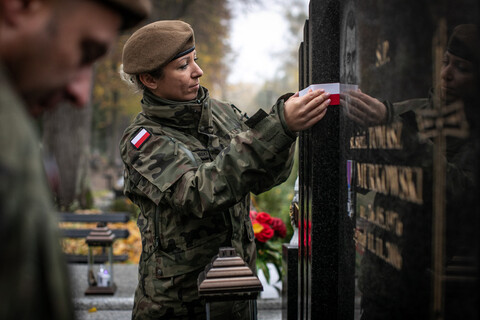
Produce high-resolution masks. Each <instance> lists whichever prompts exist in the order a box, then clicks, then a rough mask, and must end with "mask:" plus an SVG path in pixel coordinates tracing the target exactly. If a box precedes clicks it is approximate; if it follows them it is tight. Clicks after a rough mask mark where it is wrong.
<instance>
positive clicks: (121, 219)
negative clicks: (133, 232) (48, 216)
mask: <svg viewBox="0 0 480 320" xmlns="http://www.w3.org/2000/svg"><path fill="white" fill-rule="evenodd" d="M59 220H60V222H80V223H99V222H104V223H127V222H128V221H130V213H128V212H112V213H95V214H79V213H72V212H59ZM91 230H92V229H88V228H60V234H61V236H62V237H63V238H76V239H80V238H84V239H85V238H86V237H87V236H88V234H89V233H90V231H91ZM112 232H113V234H114V235H115V238H116V239H126V238H128V237H129V236H130V232H129V231H128V229H112ZM65 255H66V258H67V262H68V263H87V262H88V257H87V256H86V255H79V254H65ZM107 260H108V256H107V255H106V254H100V255H95V263H105V262H106V261H107ZM126 260H128V255H126V254H121V255H114V256H113V261H114V262H124V261H126Z"/></svg>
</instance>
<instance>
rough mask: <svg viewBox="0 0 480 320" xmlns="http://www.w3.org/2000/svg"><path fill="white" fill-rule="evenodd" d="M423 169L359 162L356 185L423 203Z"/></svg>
mask: <svg viewBox="0 0 480 320" xmlns="http://www.w3.org/2000/svg"><path fill="white" fill-rule="evenodd" d="M422 183H423V171H422V169H421V168H418V167H403V166H389V165H380V164H371V163H357V181H356V185H357V186H358V187H360V188H363V189H368V190H372V191H376V192H379V193H382V194H385V195H391V196H395V197H398V198H400V199H402V200H406V201H410V202H413V203H418V204H422V203H423V194H422V189H423V184H422Z"/></svg>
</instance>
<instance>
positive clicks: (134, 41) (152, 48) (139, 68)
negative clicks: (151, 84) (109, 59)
mask: <svg viewBox="0 0 480 320" xmlns="http://www.w3.org/2000/svg"><path fill="white" fill-rule="evenodd" d="M194 49H195V36H194V34H193V29H192V27H190V25H189V24H188V23H185V22H183V21H180V20H163V21H157V22H153V23H151V24H148V25H146V26H144V27H143V28H140V29H138V30H137V31H136V32H134V33H133V34H132V36H131V37H130V38H129V39H128V40H127V42H126V43H125V46H124V47H123V57H122V60H123V70H124V71H125V73H128V74H141V73H146V72H150V71H153V70H156V69H158V68H160V67H162V66H164V65H166V64H167V63H169V62H170V61H172V60H174V59H176V58H179V57H181V56H183V55H185V54H187V53H190V52H192V51H193V50H194Z"/></svg>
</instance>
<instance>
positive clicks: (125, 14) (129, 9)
mask: <svg viewBox="0 0 480 320" xmlns="http://www.w3.org/2000/svg"><path fill="white" fill-rule="evenodd" d="M97 1H98V2H100V3H102V4H104V5H106V6H108V7H110V8H112V9H114V10H116V11H118V12H119V13H120V14H121V16H122V18H123V24H122V29H128V28H131V27H133V26H135V25H136V24H138V23H139V22H140V21H142V20H143V19H145V18H146V17H147V16H148V15H149V14H150V11H151V9H152V4H151V2H150V0H133V1H132V0H97Z"/></svg>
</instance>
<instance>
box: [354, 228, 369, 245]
mask: <svg viewBox="0 0 480 320" xmlns="http://www.w3.org/2000/svg"><path fill="white" fill-rule="evenodd" d="M356 235H357V241H358V244H360V245H361V246H362V247H363V248H366V247H367V236H366V234H365V233H364V232H361V231H359V230H357V232H356Z"/></svg>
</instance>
